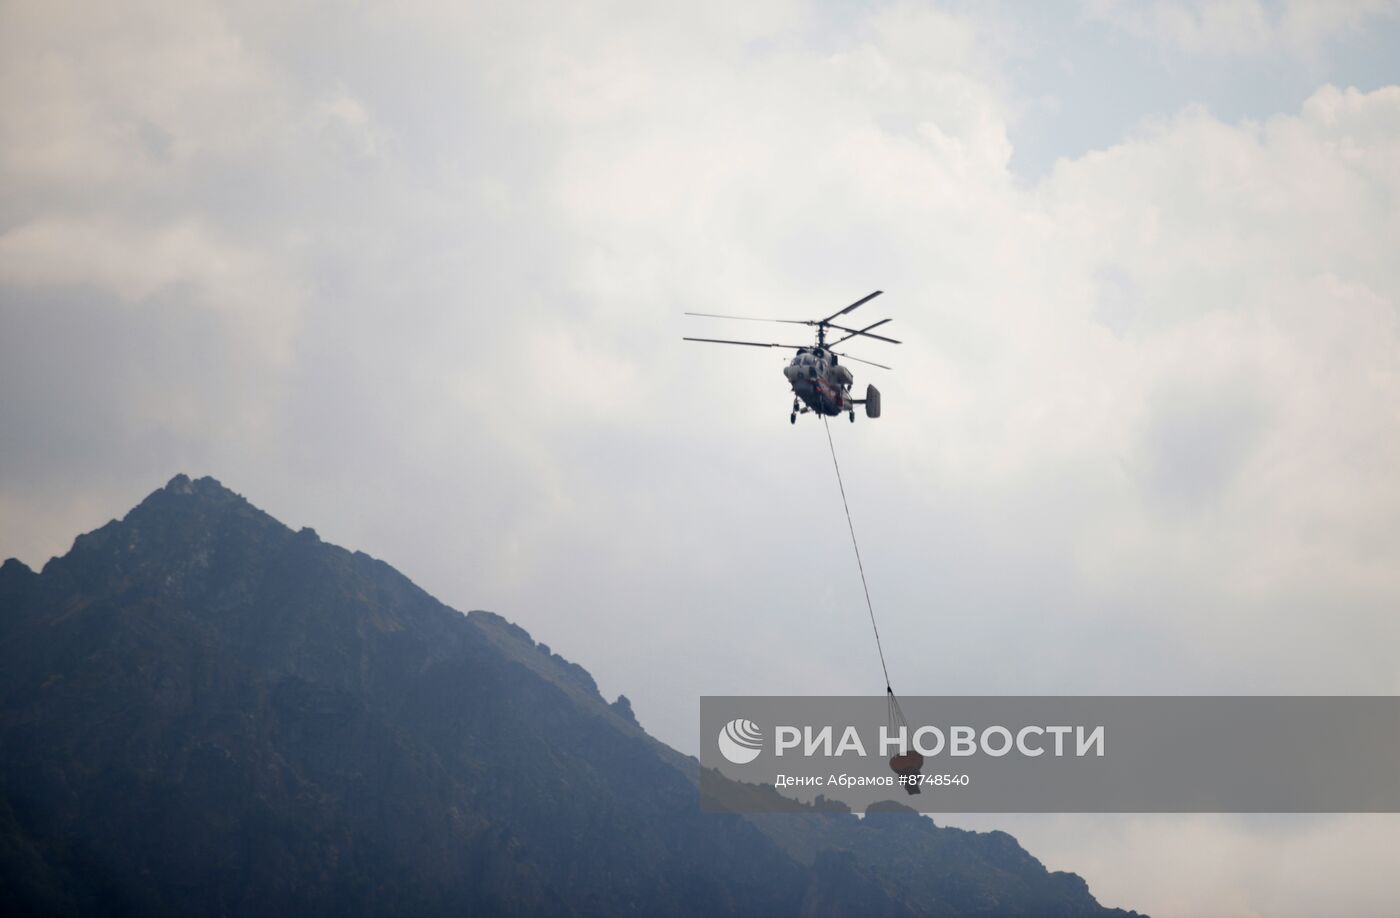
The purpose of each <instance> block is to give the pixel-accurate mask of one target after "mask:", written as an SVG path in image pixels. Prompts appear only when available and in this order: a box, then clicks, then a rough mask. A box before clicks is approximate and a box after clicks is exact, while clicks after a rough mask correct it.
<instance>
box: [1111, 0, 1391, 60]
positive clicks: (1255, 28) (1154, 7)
mask: <svg viewBox="0 0 1400 918" xmlns="http://www.w3.org/2000/svg"><path fill="white" fill-rule="evenodd" d="M1086 11H1087V13H1088V14H1089V15H1090V16H1092V17H1096V18H1101V19H1103V20H1105V21H1107V22H1110V23H1112V24H1114V25H1116V26H1118V27H1120V28H1123V29H1126V30H1127V31H1129V32H1131V33H1133V34H1136V35H1138V36H1141V37H1145V38H1152V39H1155V40H1157V41H1160V42H1162V43H1164V44H1167V45H1171V46H1174V47H1176V48H1178V49H1180V50H1182V51H1185V52H1187V53H1191V54H1208V55H1260V54H1269V53H1278V52H1282V53H1287V54H1293V55H1300V56H1308V55H1314V54H1317V53H1318V52H1319V51H1320V50H1321V48H1322V47H1323V46H1324V45H1326V44H1328V43H1331V42H1335V41H1337V40H1338V39H1340V38H1344V37H1346V36H1348V35H1354V34H1356V33H1357V32H1359V31H1360V30H1361V29H1362V28H1363V27H1364V26H1365V25H1366V24H1367V23H1368V22H1369V21H1371V20H1374V19H1376V18H1379V17H1392V16H1395V15H1396V13H1397V12H1400V4H1397V3H1396V2H1395V0H1344V2H1334V3H1324V2H1318V0H1283V2H1282V3H1267V2H1264V0H1149V2H1125V0H1089V2H1087V3H1086Z"/></svg>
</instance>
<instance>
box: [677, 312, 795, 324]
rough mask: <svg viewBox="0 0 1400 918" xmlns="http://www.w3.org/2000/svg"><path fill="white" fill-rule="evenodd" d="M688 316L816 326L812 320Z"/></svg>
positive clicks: (691, 313) (690, 313) (694, 314)
mask: <svg viewBox="0 0 1400 918" xmlns="http://www.w3.org/2000/svg"><path fill="white" fill-rule="evenodd" d="M686 315H688V316H704V317H705V318H707V319H738V320H739V321H741V322H784V323H786V324H788V325H816V324H817V323H816V322H813V321H811V320H810V319H759V318H755V317H754V316H722V315H720V314H719V313H717V312H687V313H686Z"/></svg>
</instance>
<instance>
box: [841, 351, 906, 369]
mask: <svg viewBox="0 0 1400 918" xmlns="http://www.w3.org/2000/svg"><path fill="white" fill-rule="evenodd" d="M832 353H833V354H836V352H835V351H832ZM836 356H837V357H840V358H841V359H842V360H854V361H855V362H856V363H868V364H870V365H871V366H872V367H879V368H880V369H882V370H893V369H894V367H887V366H885V365H884V364H883V363H876V362H875V361H873V360H863V359H861V358H860V357H852V356H851V355H850V354H836Z"/></svg>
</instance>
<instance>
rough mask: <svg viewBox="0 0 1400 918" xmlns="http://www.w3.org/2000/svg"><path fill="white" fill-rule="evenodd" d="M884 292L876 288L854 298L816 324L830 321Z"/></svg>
mask: <svg viewBox="0 0 1400 918" xmlns="http://www.w3.org/2000/svg"><path fill="white" fill-rule="evenodd" d="M884 292H885V291H883V290H876V291H875V292H874V293H872V294H870V295H869V296H863V297H861V298H860V299H858V300H856V301H855V302H854V303H852V304H851V305H849V306H847V307H846V308H845V309H842V310H840V311H839V312H833V313H832V314H831V315H829V316H827V317H826V318H825V319H822V320H821V322H819V323H817V324H819V325H820V324H822V323H823V322H830V321H831V320H832V319H834V318H836V317H837V316H844V315H845V314H846V313H848V312H850V311H851V310H852V309H855V308H856V307H857V306H861V305H863V304H865V303H868V302H870V301H871V300H873V299H875V297H877V296H879V295H880V294H882V293H884Z"/></svg>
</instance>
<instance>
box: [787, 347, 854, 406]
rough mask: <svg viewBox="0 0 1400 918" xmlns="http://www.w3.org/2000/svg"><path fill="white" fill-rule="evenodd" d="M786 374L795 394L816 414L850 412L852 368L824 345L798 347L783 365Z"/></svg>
mask: <svg viewBox="0 0 1400 918" xmlns="http://www.w3.org/2000/svg"><path fill="white" fill-rule="evenodd" d="M783 375H784V376H786V377H787V380H788V383H789V384H791V386H792V391H793V394H794V395H796V396H797V397H798V398H799V399H800V400H801V401H802V403H803V404H804V405H806V408H805V409H803V410H805V411H813V412H816V413H817V414H825V415H832V416H835V415H838V414H842V413H843V412H849V411H853V410H854V408H855V402H854V401H853V400H852V398H851V383H852V382H853V381H854V380H853V378H852V376H851V371H850V370H848V369H847V368H845V367H843V366H841V364H840V363H838V362H837V358H836V355H835V354H833V353H832V352H831V351H829V350H827V349H826V348H824V347H808V348H802V349H800V350H798V352H797V354H796V356H794V357H793V358H792V362H790V363H789V364H788V365H787V366H786V367H784V368H783Z"/></svg>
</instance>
